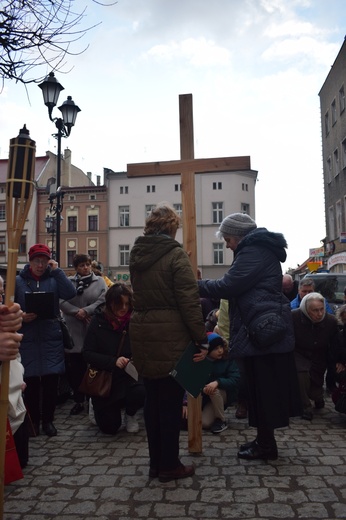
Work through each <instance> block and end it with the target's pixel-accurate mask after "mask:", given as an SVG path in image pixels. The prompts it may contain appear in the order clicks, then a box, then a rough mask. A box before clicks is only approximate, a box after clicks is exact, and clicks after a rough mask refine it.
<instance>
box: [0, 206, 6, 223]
mask: <svg viewBox="0 0 346 520" xmlns="http://www.w3.org/2000/svg"><path fill="white" fill-rule="evenodd" d="M0 220H6V206H5V204H0Z"/></svg>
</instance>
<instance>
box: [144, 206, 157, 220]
mask: <svg viewBox="0 0 346 520" xmlns="http://www.w3.org/2000/svg"><path fill="white" fill-rule="evenodd" d="M155 207H156V204H146V205H145V218H147V217H149V215H150V213H151V210H152V209H153V208H155Z"/></svg>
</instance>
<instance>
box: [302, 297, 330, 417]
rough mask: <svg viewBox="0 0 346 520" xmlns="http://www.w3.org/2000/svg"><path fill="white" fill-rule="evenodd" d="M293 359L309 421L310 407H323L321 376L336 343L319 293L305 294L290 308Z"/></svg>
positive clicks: (328, 363)
mask: <svg viewBox="0 0 346 520" xmlns="http://www.w3.org/2000/svg"><path fill="white" fill-rule="evenodd" d="M292 319H293V327H294V335H295V349H294V356H295V360H296V366H297V372H298V380H299V386H300V394H301V399H302V404H303V415H302V417H303V419H306V420H307V421H311V420H312V418H313V410H312V405H311V400H312V401H315V408H317V409H318V408H323V407H324V405H325V403H324V397H323V395H324V389H323V383H324V376H325V373H326V370H327V368H328V366H333V365H335V361H334V359H335V351H336V349H337V348H338V345H339V329H338V323H337V319H336V317H335V316H333V315H332V314H329V313H328V312H326V300H325V298H324V297H323V296H322V294H319V293H316V292H312V293H309V294H306V295H305V296H304V298H303V299H302V301H301V303H300V307H299V309H294V310H292Z"/></svg>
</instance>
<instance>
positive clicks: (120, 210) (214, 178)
mask: <svg viewBox="0 0 346 520" xmlns="http://www.w3.org/2000/svg"><path fill="white" fill-rule="evenodd" d="M104 176H105V184H106V185H107V188H108V196H109V201H110V204H109V213H108V219H109V220H108V224H109V266H110V271H111V275H112V278H113V279H114V280H120V281H128V279H129V268H128V265H129V256H130V251H131V248H132V246H133V244H134V241H135V239H136V237H138V236H140V235H141V234H142V233H143V228H144V222H145V218H146V217H147V215H148V214H149V212H150V210H151V209H152V207H154V206H155V205H156V204H158V203H159V202H163V201H165V202H168V203H169V204H170V205H171V206H173V207H174V209H175V210H176V211H177V212H178V213H179V214H180V215H181V214H182V210H183V209H182V203H181V178H180V175H152V176H146V177H131V178H130V177H128V176H127V173H126V172H114V171H112V170H109V169H105V171H104ZM256 180H257V171H255V170H251V169H247V170H235V171H227V172H212V173H203V174H196V175H195V201H196V221H197V260H198V266H199V268H200V269H201V271H202V275H203V277H205V278H209V277H210V278H217V277H220V276H222V275H223V273H224V272H225V269H226V267H227V266H229V264H230V263H231V261H232V255H231V252H228V253H227V255H226V249H225V244H224V241H222V240H219V239H218V238H216V231H217V229H218V226H219V224H220V223H221V221H222V220H223V218H224V217H225V216H227V215H229V214H230V213H234V212H244V213H248V214H249V215H250V216H251V217H252V218H255V185H256ZM182 232H183V231H182V230H181V229H179V230H178V233H177V237H176V239H177V240H178V241H179V242H181V243H182V242H183V235H182Z"/></svg>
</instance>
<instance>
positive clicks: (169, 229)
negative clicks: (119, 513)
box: [0, 203, 346, 482]
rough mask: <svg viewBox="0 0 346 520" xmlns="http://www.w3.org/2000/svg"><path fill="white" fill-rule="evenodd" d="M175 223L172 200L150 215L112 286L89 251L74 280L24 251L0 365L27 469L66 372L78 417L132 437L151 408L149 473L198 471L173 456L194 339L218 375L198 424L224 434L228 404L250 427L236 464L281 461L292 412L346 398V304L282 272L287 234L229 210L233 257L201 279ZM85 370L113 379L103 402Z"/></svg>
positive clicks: (37, 249)
mask: <svg viewBox="0 0 346 520" xmlns="http://www.w3.org/2000/svg"><path fill="white" fill-rule="evenodd" d="M179 226H180V218H179V216H178V215H177V213H176V212H175V211H174V210H173V209H172V208H171V207H170V206H169V205H168V204H166V203H162V204H159V205H158V206H156V207H155V208H153V209H152V211H151V213H150V214H149V216H148V217H147V219H146V222H145V227H144V231H143V235H142V236H139V237H138V238H137V239H136V241H135V243H134V245H133V248H132V250H131V253H130V263H129V269H130V283H129V284H125V283H120V282H117V283H113V282H112V281H111V280H110V279H109V278H108V277H106V276H105V275H103V273H102V266H101V265H100V264H99V263H98V262H96V261H92V260H91V258H90V256H89V255H87V254H84V253H78V254H76V255H75V257H74V259H73V267H74V269H75V273H74V274H73V275H71V276H67V275H66V274H65V272H64V271H63V270H62V269H61V268H60V267H59V265H58V264H57V262H56V261H55V260H54V259H52V257H51V251H50V250H49V248H48V247H47V246H46V245H44V244H35V245H33V246H32V247H31V248H30V249H29V261H28V264H27V265H25V267H24V269H23V270H21V271H20V273H19V274H18V276H17V278H16V288H15V302H16V303H15V304H13V305H12V306H11V307H7V306H5V305H2V306H1V307H0V362H1V361H4V360H10V361H11V381H10V408H9V417H10V424H11V427H12V431H13V434H14V439H15V442H16V447H17V452H18V455H19V459H20V463H21V466H22V467H25V465H26V464H27V463H28V457H29V450H28V443H29V438H30V437H33V436H37V435H40V434H42V433H44V434H45V435H47V436H50V437H53V436H55V435H57V434H58V431H57V429H56V427H55V425H54V412H55V407H56V403H57V396H58V385H59V381H61V378H65V380H66V383H67V384H68V387H69V389H70V390H71V398H72V399H73V401H74V404H73V407H72V408H71V410H70V414H71V415H72V416H77V415H80V414H82V413H85V411H89V412H91V415H92V420H93V422H94V424H95V425H96V426H97V427H98V428H99V430H100V431H101V432H102V433H104V434H108V435H116V434H117V432H118V431H119V430H120V429H121V428H122V426H124V427H125V428H126V430H127V432H129V433H130V434H135V433H137V432H138V431H139V422H138V413H139V411H140V410H143V417H144V424H145V429H146V434H147V440H148V450H149V470H148V471H149V477H150V478H158V479H159V480H160V482H168V481H170V480H174V479H181V478H186V477H191V476H193V475H194V472H195V468H194V466H193V465H184V464H183V463H182V462H181V460H180V456H179V438H180V431H181V428H182V427H183V424H184V422H185V426H186V418H187V416H188V413H189V411H188V406H187V394H186V392H185V390H184V388H183V387H182V386H181V385H180V384H179V383H177V381H176V380H175V379H174V378H173V377H172V376H171V373H172V371H173V370H174V368H175V366H176V364H177V362H178V361H179V359H180V358H181V356H182V355H183V353H184V351H185V349H186V348H187V345H188V344H189V343H190V342H191V341H192V342H194V344H195V345H196V351H195V354H194V357H193V362H194V363H196V364H197V363H202V362H204V360H205V359H206V358H208V359H209V361H210V362H211V367H212V368H211V370H210V373H209V377H208V379H207V380H205V381H204V383H203V386H202V390H201V394H202V399H201V406H202V410H201V414H202V427H203V430H206V431H209V432H211V433H212V434H219V433H221V432H223V431H224V430H226V429H227V427H228V424H227V420H226V415H225V410H226V409H227V408H228V407H230V406H235V417H236V419H245V418H248V424H249V426H250V427H253V428H255V430H256V435H255V438H254V439H253V440H252V441H250V442H248V443H246V444H243V445H240V446H239V448H238V453H237V456H238V457H239V458H240V459H245V460H250V461H251V460H256V459H262V460H275V459H277V457H278V447H277V443H276V438H275V430H276V429H277V428H283V427H287V426H288V425H289V421H290V418H291V417H297V416H298V417H302V418H303V419H304V420H307V421H312V420H313V413H314V409H320V408H323V407H324V406H325V387H327V390H329V391H330V392H331V394H332V398H333V401H334V402H335V403H336V402H337V401H338V399H340V395H341V394H344V393H345V392H346V305H343V306H342V307H340V309H339V310H338V312H337V315H336V316H335V315H334V312H333V310H332V309H331V307H330V306H329V304H328V301H327V300H326V299H325V298H324V297H323V296H322V295H321V294H319V293H317V292H315V287H314V283H313V280H311V279H305V280H304V279H303V280H300V282H299V283H298V282H297V281H294V280H293V279H292V277H291V276H290V275H289V274H284V275H282V269H281V263H283V262H284V261H285V259H286V248H287V243H286V240H285V238H284V236H283V235H282V234H281V233H276V232H272V231H268V230H267V229H266V228H258V227H257V224H256V222H255V221H254V220H253V219H252V218H251V217H250V216H249V215H247V214H244V213H234V214H231V215H229V216H227V217H226V218H225V219H224V220H223V221H222V223H221V225H220V227H219V230H218V237H219V238H220V239H222V240H224V241H225V244H226V248H228V249H231V250H232V251H233V262H232V264H231V266H230V268H229V269H228V270H227V272H225V274H224V275H223V276H222V277H221V278H219V279H215V280H210V279H203V277H202V275H201V273H200V272H199V273H198V276H197V278H198V279H197V280H196V276H195V273H194V272H193V269H192V267H191V264H190V260H189V256H188V254H187V253H186V252H185V251H184V249H183V248H182V246H181V244H180V243H179V242H178V241H177V240H176V233H177V230H178V228H179ZM2 293H3V280H2V279H0V297H1V294H2ZM28 293H34V294H36V293H45V294H46V295H47V298H48V299H47V300H46V304H45V309H44V312H43V310H42V309H41V308H37V309H35V308H34V309H33V308H32V307H31V305H32V304H30V305H29V301H31V300H30V298H29V297H28V296H27V295H28ZM47 302H48V303H49V304H50V305H51V311H50V312H51V314H49V315H47ZM41 313H42V314H41ZM62 318H63V319H64V320H65V323H66V325H67V329H68V330H69V333H70V336H71V338H72V348H71V347H69V349H68V350H67V348H65V347H66V345H65V344H64V338H63V334H62V327H61V319H62ZM268 324H269V325H268ZM88 370H93V371H94V374H97V373H101V372H108V373H109V374H111V377H110V381H111V382H110V388H109V392H108V394H107V396H99V395H96V394H95V395H88V394H87V393H86V391H82V389H81V383H82V380H83V377H84V374H85V373H86V371H88ZM192 370H193V369H192ZM337 409H338V408H337ZM345 413H346V410H345ZM76 420H78V419H76Z"/></svg>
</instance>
